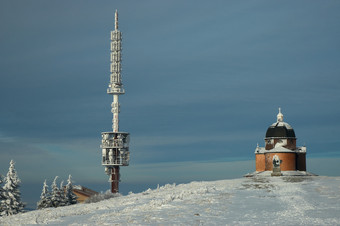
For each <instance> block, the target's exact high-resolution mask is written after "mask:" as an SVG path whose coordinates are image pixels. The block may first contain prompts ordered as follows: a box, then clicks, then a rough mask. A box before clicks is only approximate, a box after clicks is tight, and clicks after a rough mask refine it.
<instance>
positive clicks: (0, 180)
mask: <svg viewBox="0 0 340 226" xmlns="http://www.w3.org/2000/svg"><path fill="white" fill-rule="evenodd" d="M2 182H3V177H2V175H1V174H0V216H1V212H2V200H4V199H5V197H4V190H3V189H2Z"/></svg>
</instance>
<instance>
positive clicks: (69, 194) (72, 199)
mask: <svg viewBox="0 0 340 226" xmlns="http://www.w3.org/2000/svg"><path fill="white" fill-rule="evenodd" d="M65 189H66V194H65V196H66V200H67V205H73V204H76V203H77V196H76V195H75V194H74V193H73V191H72V190H73V185H72V181H71V175H69V176H68V179H67V185H66V188H65Z"/></svg>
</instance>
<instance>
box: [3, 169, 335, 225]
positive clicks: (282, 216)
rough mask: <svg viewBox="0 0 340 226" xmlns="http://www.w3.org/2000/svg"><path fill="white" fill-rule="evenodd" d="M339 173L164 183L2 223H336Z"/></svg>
mask: <svg viewBox="0 0 340 226" xmlns="http://www.w3.org/2000/svg"><path fill="white" fill-rule="evenodd" d="M339 213H340V177H322V176H295V177H294V176H286V177H265V176H255V177H250V178H240V179H234V180H220V181H211V182H191V183H189V184H180V185H174V184H173V185H169V184H168V185H165V186H162V187H158V188H156V189H153V190H151V189H148V190H146V191H144V192H142V193H139V194H132V193H131V194H129V195H127V196H120V197H116V198H112V199H109V200H104V201H101V202H98V203H90V204H77V205H73V206H66V207H59V208H48V209H42V210H36V211H31V212H27V213H21V214H17V215H14V216H8V217H2V218H0V224H1V225H18V224H21V225H22V224H54V225H114V224H123V225H127V224H128V225H129V224H131V225H135V224H141V225H150V224H151V225H158V224H161V225H167V224H169V225H173V224H174V225H225V224H227V225H240V224H242V225H254V224H255V225H256V224H258V225H259V224H261V225H267V224H269V225H280V224H281V225H337V224H340V215H339Z"/></svg>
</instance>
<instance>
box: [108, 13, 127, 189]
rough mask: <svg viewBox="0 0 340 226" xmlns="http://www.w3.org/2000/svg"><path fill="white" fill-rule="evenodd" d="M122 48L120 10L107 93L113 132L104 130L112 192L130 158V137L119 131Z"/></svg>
mask: <svg viewBox="0 0 340 226" xmlns="http://www.w3.org/2000/svg"><path fill="white" fill-rule="evenodd" d="M121 50H122V33H121V32H120V31H119V30H118V12H117V10H116V12H115V30H114V31H111V57H110V58H111V65H110V72H111V74H110V83H109V88H108V89H107V93H108V94H110V95H112V96H113V101H112V104H111V107H112V110H111V112H112V113H113V119H112V130H113V132H102V144H101V148H102V165H103V166H105V172H106V174H108V175H110V179H109V182H111V192H112V193H118V192H119V181H120V175H119V167H120V166H128V165H129V160H130V152H129V139H130V135H129V133H126V132H119V112H120V104H119V95H122V94H124V93H125V90H124V89H123V83H122V78H121V69H122V66H121V61H122V57H121Z"/></svg>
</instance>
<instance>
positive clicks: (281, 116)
mask: <svg viewBox="0 0 340 226" xmlns="http://www.w3.org/2000/svg"><path fill="white" fill-rule="evenodd" d="M277 121H278V122H283V114H282V113H281V108H279V114H277Z"/></svg>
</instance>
